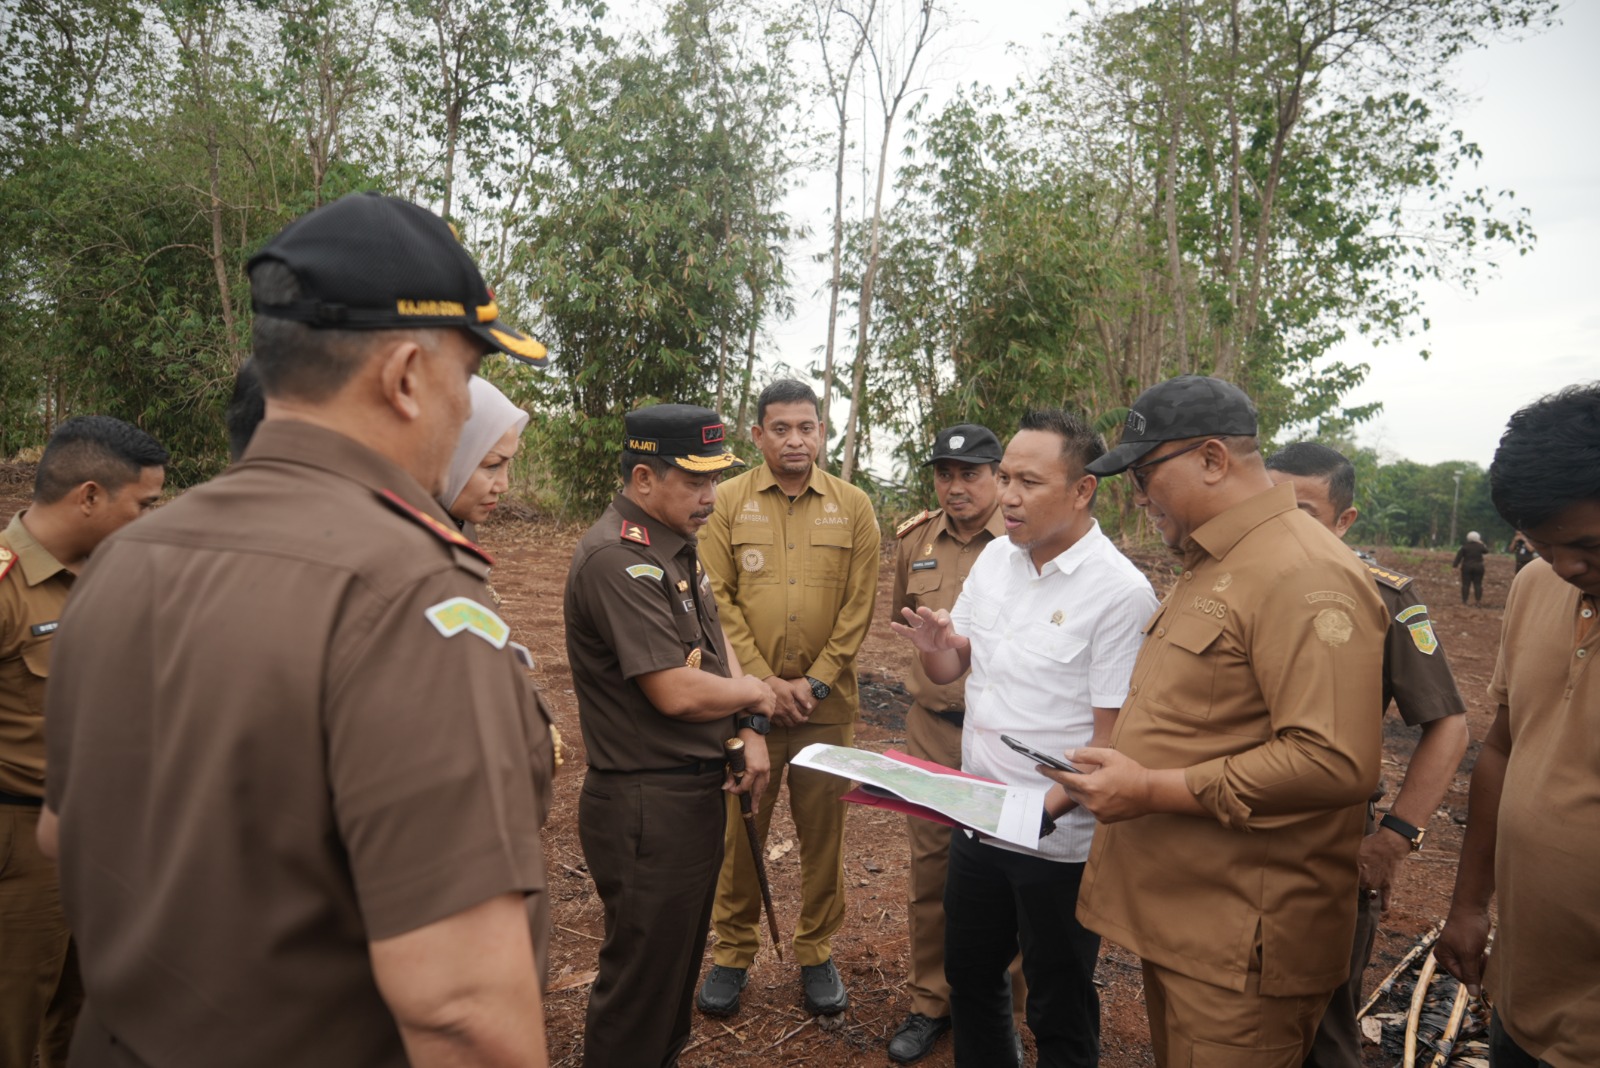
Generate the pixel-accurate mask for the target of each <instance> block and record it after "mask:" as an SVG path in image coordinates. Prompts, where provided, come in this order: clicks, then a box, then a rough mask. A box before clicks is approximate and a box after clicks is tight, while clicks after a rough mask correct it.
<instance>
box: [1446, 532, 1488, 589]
mask: <svg viewBox="0 0 1600 1068" xmlns="http://www.w3.org/2000/svg"><path fill="white" fill-rule="evenodd" d="M1488 555H1489V547H1488V546H1487V545H1485V544H1484V543H1483V536H1482V535H1481V534H1479V533H1478V532H1477V531H1476V530H1469V531H1467V540H1466V544H1464V545H1462V546H1461V548H1459V549H1457V550H1456V558H1455V560H1454V561H1453V562H1452V563H1451V564H1450V566H1451V567H1459V568H1460V569H1461V603H1462V604H1466V603H1467V588H1468V587H1469V586H1470V587H1471V588H1472V599H1473V600H1472V603H1473V605H1474V606H1478V607H1481V606H1482V604H1483V558H1484V557H1485V556H1488Z"/></svg>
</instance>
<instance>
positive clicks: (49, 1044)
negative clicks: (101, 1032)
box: [0, 805, 83, 1068]
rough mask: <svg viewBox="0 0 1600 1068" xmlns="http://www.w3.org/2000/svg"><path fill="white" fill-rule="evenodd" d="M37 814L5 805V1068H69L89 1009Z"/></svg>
mask: <svg viewBox="0 0 1600 1068" xmlns="http://www.w3.org/2000/svg"><path fill="white" fill-rule="evenodd" d="M38 827H39V809H37V808H33V807H31V806H26V805H0V1068H30V1066H31V1065H32V1064H33V1055H34V1051H35V1049H37V1050H38V1053H39V1063H40V1064H41V1065H42V1066H43V1068H65V1065H66V1063H67V1046H68V1045H69V1044H70V1043H71V1041H72V1029H73V1025H74V1024H75V1023H76V1022H77V1018H78V1010H79V1009H80V1008H81V1007H82V1005H83V982H82V980H81V979H79V977H78V961H77V954H76V952H75V951H74V949H73V946H72V937H71V934H70V932H69V931H68V930H67V918H66V914H65V913H64V912H63V911H62V908H61V885H60V883H59V881H58V880H57V878H56V863H55V861H53V860H51V859H50V858H49V857H47V856H45V855H44V854H43V853H41V852H39V844H38V841H37V839H36V838H35V833H36V832H37V830H38Z"/></svg>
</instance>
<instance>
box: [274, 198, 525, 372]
mask: <svg viewBox="0 0 1600 1068" xmlns="http://www.w3.org/2000/svg"><path fill="white" fill-rule="evenodd" d="M267 260H276V261H277V262H279V263H281V264H283V265H284V266H285V267H287V268H288V269H289V271H290V272H291V273H292V274H293V275H294V276H295V280H296V281H298V282H299V283H300V291H301V297H300V299H299V300H296V301H293V302H292V303H288V304H264V303H261V302H260V301H257V302H256V304H255V312H256V314H257V315H265V316H268V317H269V318H274V319H292V320H293V321H295V322H298V323H305V324H306V325H307V326H310V327H312V328H313V329H319V330H394V329H400V330H408V329H413V328H415V329H427V328H432V327H441V326H454V327H460V328H461V329H463V330H467V331H470V332H471V333H473V334H476V335H477V336H478V337H480V338H482V339H483V340H484V341H486V342H488V343H489V344H490V345H492V346H493V347H494V348H496V349H498V350H500V351H501V352H503V353H505V354H506V355H508V356H510V357H512V358H513V359H516V360H520V361H521V362H523V363H526V364H529V365H531V366H533V367H543V366H545V365H546V364H547V363H549V362H550V361H549V358H548V356H547V355H546V353H545V347H544V346H543V345H541V344H539V343H538V342H537V341H535V340H533V339H532V338H531V337H528V336H527V335H526V334H523V333H522V332H521V331H518V330H515V329H513V328H512V327H510V326H508V325H507V324H506V323H504V322H502V321H501V320H500V309H499V307H498V306H497V305H496V304H495V302H494V294H493V293H491V292H489V287H488V286H487V285H486V284H485V283H484V281H483V275H482V274H481V273H479V271H478V265H477V264H475V263H473V262H472V256H471V255H469V254H468V253H467V250H466V247H465V246H463V245H462V244H461V242H460V240H458V239H457V237H456V234H455V231H454V229H452V228H451V226H450V224H449V223H447V222H445V221H444V220H443V219H441V218H440V217H439V216H437V215H435V214H434V213H433V212H431V211H429V210H428V209H426V208H422V207H418V206H417V205H415V204H412V203H411V202H409V201H405V200H399V199H397V198H395V197H386V196H379V195H378V194H376V193H352V194H350V195H349V196H347V197H342V198H340V199H339V200H336V201H334V202H333V203H332V204H325V205H323V206H322V207H320V208H318V209H316V210H315V211H313V212H311V213H309V214H307V215H302V216H300V218H298V219H296V220H295V221H294V222H292V223H290V224H289V225H288V226H285V227H284V228H283V229H282V230H280V231H278V233H277V235H276V236H275V237H273V238H272V240H270V241H268V242H267V243H266V245H265V246H263V247H262V249H261V251H260V252H257V253H256V254H255V255H254V256H252V257H251V258H250V264H249V266H250V268H251V269H254V268H255V266H256V265H257V264H259V263H263V262H265V261H267Z"/></svg>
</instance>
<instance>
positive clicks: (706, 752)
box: [565, 404, 773, 1068]
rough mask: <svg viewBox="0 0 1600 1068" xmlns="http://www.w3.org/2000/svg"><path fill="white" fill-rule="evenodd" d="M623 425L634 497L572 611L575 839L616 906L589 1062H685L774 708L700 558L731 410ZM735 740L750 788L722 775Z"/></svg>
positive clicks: (584, 553)
mask: <svg viewBox="0 0 1600 1068" xmlns="http://www.w3.org/2000/svg"><path fill="white" fill-rule="evenodd" d="M626 426H627V434H628V439H627V443H626V446H625V448H624V449H623V452H622V475H623V489H622V492H621V493H620V494H618V495H617V497H616V499H614V500H613V501H612V502H611V506H610V507H608V508H607V509H606V510H605V512H604V513H602V514H601V516H600V519H599V521H598V522H597V523H595V525H594V526H592V527H590V528H589V532H588V533H587V534H585V535H584V536H583V538H582V540H580V541H579V542H578V548H577V551H576V552H574V553H573V555H572V569H571V570H570V571H569V572H568V574H567V591H566V601H565V610H566V620H567V658H568V660H569V661H570V662H571V664H572V682H573V687H574V689H575V690H576V691H577V695H578V713H579V717H580V719H579V722H580V724H581V726H582V727H583V744H584V746H585V747H586V748H587V749H588V750H589V772H588V774H587V775H586V776H585V777H584V780H583V793H582V795H581V796H580V798H579V801H578V836H579V838H580V840H581V841H582V843H583V855H584V858H585V859H586V860H587V861H588V864H589V872H590V874H592V875H593V876H594V883H595V889H596V890H598V891H599V894H600V900H601V901H602V902H604V903H605V922H606V936H605V941H604V942H602V943H601V945H600V970H599V974H598V975H597V976H596V978H595V981H594V988H593V990H591V991H590V994H589V1013H588V1017H587V1019H586V1021H585V1026H584V1033H583V1062H584V1064H586V1065H589V1066H591V1068H607V1066H610V1065H618V1066H635V1065H663V1066H666V1065H674V1064H677V1063H678V1054H679V1053H681V1052H682V1050H683V1047H684V1044H685V1043H687V1042H688V1040H689V1031H690V1019H689V1015H690V1014H689V1001H690V998H691V997H692V996H693V994H694V981H695V979H696V977H698V976H699V974H700V958H701V956H702V955H703V954H704V953H705V948H706V929H707V927H708V926H709V924H710V922H711V902H712V898H713V897H714V895H715V892H716V887H717V871H718V869H719V868H720V867H721V865H722V832H723V810H722V792H723V790H727V791H728V792H729V793H730V794H744V793H753V794H754V795H756V796H759V795H760V793H761V791H762V789H763V788H764V787H765V786H766V784H767V768H768V764H767V755H766V744H765V736H766V733H767V728H768V720H769V717H770V714H771V712H772V709H773V698H772V691H771V690H769V689H768V688H767V687H766V686H765V685H763V684H762V682H761V680H760V679H759V678H753V677H751V676H748V675H745V674H744V673H743V672H742V671H741V670H740V669H739V661H738V660H737V658H735V657H734V656H732V655H731V654H730V653H729V651H728V646H727V642H726V641H725V639H724V638H723V634H722V627H721V625H720V624H719V623H718V620H717V604H716V599H715V598H714V597H713V596H712V594H711V584H710V581H709V580H708V579H707V578H706V574H705V570H704V568H703V567H702V566H701V564H700V561H699V558H698V557H697V556H696V554H695V538H696V535H697V534H698V532H699V530H700V528H701V527H703V526H705V523H706V520H707V519H708V518H709V517H710V515H711V508H712V502H713V501H714V500H715V499H716V495H717V480H718V479H719V478H720V477H721V475H722V472H724V471H726V470H728V469H729V468H731V467H735V466H742V463H743V461H741V460H740V459H739V458H738V457H736V456H735V455H734V454H733V452H732V451H731V450H729V449H728V447H727V445H726V444H725V443H724V441H723V438H724V430H723V423H722V417H721V416H719V415H718V414H717V413H716V412H713V411H711V410H709V409H707V408H697V407H694V406H692V405H688V404H658V405H655V406H654V407H650V408H641V409H639V410H638V411H634V412H629V413H628V415H627V417H626ZM736 733H737V735H738V737H739V738H740V739H742V740H743V742H744V751H745V756H746V763H747V766H748V770H747V772H746V774H745V775H744V776H743V778H742V779H733V778H731V777H725V773H724V769H725V762H726V756H725V750H724V748H723V743H725V742H726V741H727V740H728V739H730V738H732V737H734V736H735V734H736ZM739 848H743V849H745V850H746V851H747V852H748V850H749V847H748V846H740V847H739Z"/></svg>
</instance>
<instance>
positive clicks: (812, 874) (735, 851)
mask: <svg viewBox="0 0 1600 1068" xmlns="http://www.w3.org/2000/svg"><path fill="white" fill-rule="evenodd" d="M854 739H855V724H854V723H803V724H801V725H800V726H798V727H777V726H774V727H773V728H772V733H770V734H768V735H767V756H768V757H769V758H770V759H771V761H772V779H771V780H770V781H769V782H768V783H767V791H766V793H764V794H762V795H761V807H760V809H759V810H758V811H757V812H756V830H757V831H758V832H759V833H760V836H761V841H762V842H763V843H764V842H766V840H767V829H768V828H769V827H771V826H772V810H773V808H774V807H775V806H776V805H777V803H778V790H779V786H780V783H781V781H782V779H783V769H784V768H785V767H787V768H788V775H789V814H790V816H792V817H793V818H794V826H795V832H796V833H797V834H798V835H799V837H800V918H799V919H798V920H796V921H795V925H794V955H795V957H796V958H797V959H798V960H799V962H800V963H801V964H802V965H812V964H822V963H824V962H826V961H827V960H829V959H830V958H831V957H832V956H833V944H832V939H833V935H834V932H836V931H838V930H839V928H840V927H841V926H842V925H843V924H844V810H845V804H844V802H843V801H840V800H839V797H840V796H841V795H842V794H843V793H844V792H845V790H847V789H848V788H849V786H850V783H849V782H848V781H847V780H845V779H841V778H839V777H838V776H837V775H829V774H827V773H826V772H821V771H814V770H812V769H811V768H797V767H794V766H792V765H790V764H789V758H790V757H792V756H794V755H795V754H796V753H798V752H799V751H800V750H802V749H804V748H805V747H806V746H808V745H810V744H812V743H813V742H824V743H826V744H828V745H846V746H847V745H850V744H851V743H852V742H853V741H854ZM726 807H727V816H726V820H725V822H726V835H727V837H726V839H725V841H724V843H723V861H722V874H721V875H720V876H719V877H718V879H717V904H716V907H715V909H714V910H713V911H712V923H713V925H714V926H715V927H716V929H717V945H716V948H715V950H714V954H715V956H714V959H715V961H716V962H717V963H718V964H721V965H723V966H725V967H729V968H748V967H750V964H751V962H752V961H754V960H755V959H756V949H757V948H758V947H759V946H760V944H761V936H760V924H761V884H760V882H759V881H758V880H757V879H756V869H755V863H754V862H753V861H752V860H751V859H750V846H749V844H748V839H747V837H746V835H745V830H744V820H743V817H741V816H740V815H739V802H738V799H737V798H735V797H734V796H733V795H731V794H730V795H728V800H727V803H726ZM774 904H776V905H777V907H778V910H779V915H780V916H781V915H783V914H784V913H786V912H788V910H786V909H785V908H784V906H783V905H782V904H781V903H778V902H774ZM789 914H790V915H792V913H789ZM783 927H784V924H783V923H782V922H781V921H780V922H779V925H778V929H779V930H780V931H781V930H782V929H783Z"/></svg>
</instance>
